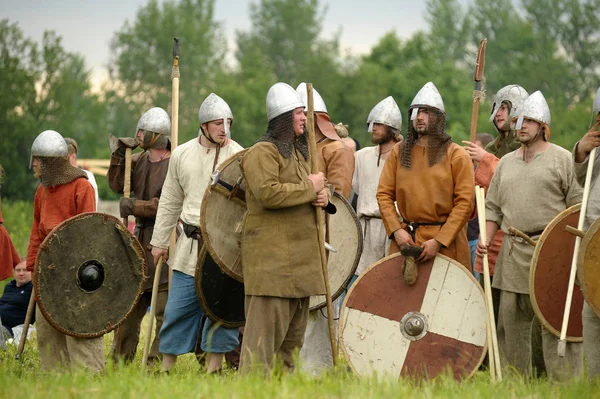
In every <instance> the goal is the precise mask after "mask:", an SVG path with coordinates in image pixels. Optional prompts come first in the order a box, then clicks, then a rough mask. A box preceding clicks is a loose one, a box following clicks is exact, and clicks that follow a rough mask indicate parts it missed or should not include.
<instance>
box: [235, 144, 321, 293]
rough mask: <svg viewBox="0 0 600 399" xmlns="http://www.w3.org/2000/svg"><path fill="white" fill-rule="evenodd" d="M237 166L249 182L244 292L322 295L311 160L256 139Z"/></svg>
mask: <svg viewBox="0 0 600 399" xmlns="http://www.w3.org/2000/svg"><path fill="white" fill-rule="evenodd" d="M241 167H242V172H243V174H244V177H245V179H246V182H247V183H248V190H247V191H246V204H247V206H248V211H247V213H246V216H245V217H244V226H243V232H242V264H243V276H244V286H245V291H246V295H258V296H274V297H281V298H304V297H307V296H311V295H323V294H324V293H325V284H324V281H323V275H322V272H321V260H320V253H319V243H318V238H317V229H316V221H315V208H314V207H313V206H312V205H311V202H312V201H314V200H315V199H316V193H315V190H314V187H313V185H312V183H311V182H310V180H308V179H307V177H308V175H309V171H310V163H309V162H308V161H306V160H305V159H304V157H303V156H302V155H301V154H300V153H299V152H298V151H294V153H293V154H292V156H291V157H290V159H286V158H284V157H283V156H282V155H281V154H280V153H279V151H278V150H277V148H276V147H275V146H274V145H273V144H271V143H267V142H260V143H257V144H255V145H254V146H252V148H250V149H249V150H248V152H247V153H246V154H245V155H244V158H243V160H242V164H241Z"/></svg>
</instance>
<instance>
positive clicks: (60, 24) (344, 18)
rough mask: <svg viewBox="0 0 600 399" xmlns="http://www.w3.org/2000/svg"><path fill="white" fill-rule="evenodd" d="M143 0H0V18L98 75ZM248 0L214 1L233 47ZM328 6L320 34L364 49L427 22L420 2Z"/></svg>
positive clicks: (351, 0)
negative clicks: (54, 44) (77, 56)
mask: <svg viewBox="0 0 600 399" xmlns="http://www.w3.org/2000/svg"><path fill="white" fill-rule="evenodd" d="M146 2H147V0H0V18H2V19H4V18H8V19H9V20H10V21H11V22H13V21H16V22H17V23H18V24H19V26H20V27H21V29H23V31H24V32H25V35H26V36H27V37H30V38H32V39H33V40H36V41H39V40H41V38H42V35H43V32H44V31H45V30H54V31H56V32H57V33H58V34H59V35H61V36H62V37H63V45H64V47H65V48H66V49H67V50H68V51H72V52H78V53H81V54H83V55H84V56H85V58H86V63H87V65H88V67H90V68H92V69H93V71H94V75H95V77H96V79H98V78H99V77H100V76H101V75H103V73H102V72H103V71H104V70H105V65H106V64H107V62H108V51H109V48H108V45H109V41H110V39H111V37H112V36H113V33H114V32H115V31H116V30H118V29H120V28H121V27H122V26H123V24H124V22H125V21H126V20H129V21H133V20H134V19H135V15H136V13H137V10H138V9H139V8H140V7H141V6H143V5H144V4H145V3H146ZM251 2H252V1H250V0H216V6H215V18H216V19H217V20H218V21H219V22H222V23H223V26H224V27H225V33H226V35H227V38H228V40H229V43H230V48H231V47H232V46H233V38H234V32H235V31H236V30H248V29H249V28H250V21H249V11H248V5H249V4H250V3H251ZM321 4H324V5H326V6H327V14H326V17H325V21H324V23H323V27H324V31H323V36H324V37H326V36H327V35H331V34H333V33H335V32H337V31H338V30H339V29H341V30H342V34H341V45H342V49H344V50H349V51H351V52H352V53H354V54H362V53H366V52H368V50H369V49H370V48H371V47H372V46H373V45H374V44H375V43H377V41H378V40H379V39H380V38H381V37H382V36H383V35H384V34H385V33H387V32H389V31H390V30H395V31H396V32H397V34H398V35H399V36H400V37H409V36H411V35H412V34H413V33H414V32H415V31H417V30H424V29H426V28H427V24H426V22H425V19H424V17H423V12H424V10H425V2H424V1H411V0H321Z"/></svg>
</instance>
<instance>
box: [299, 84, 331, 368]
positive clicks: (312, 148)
mask: <svg viewBox="0 0 600 399" xmlns="http://www.w3.org/2000/svg"><path fill="white" fill-rule="evenodd" d="M306 91H307V103H308V104H307V108H308V113H307V115H306V117H307V121H306V123H307V125H308V153H309V156H310V169H311V173H313V174H316V173H319V165H318V163H317V142H316V138H315V113H314V104H313V87H312V83H307V84H306ZM315 214H316V216H317V235H318V238H319V252H320V256H321V269H322V270H323V280H325V297H326V298H327V324H328V326H329V341H330V343H331V355H332V358H333V365H334V366H335V365H336V364H337V345H336V342H335V333H334V332H333V303H332V300H331V288H330V287H329V276H328V273H327V254H326V253H325V234H324V231H323V226H324V225H325V222H324V220H325V218H324V215H323V209H321V208H320V207H315Z"/></svg>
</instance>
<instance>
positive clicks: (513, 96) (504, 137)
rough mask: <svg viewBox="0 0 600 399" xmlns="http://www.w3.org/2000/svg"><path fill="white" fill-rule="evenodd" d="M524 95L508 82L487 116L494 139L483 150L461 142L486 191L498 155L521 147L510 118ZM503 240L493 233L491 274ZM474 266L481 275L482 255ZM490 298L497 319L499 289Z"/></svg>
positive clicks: (500, 236) (498, 233)
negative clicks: (492, 128)
mask: <svg viewBox="0 0 600 399" xmlns="http://www.w3.org/2000/svg"><path fill="white" fill-rule="evenodd" d="M527 96H529V93H527V91H526V90H525V89H524V88H522V87H521V86H519V85H515V84H511V85H508V86H505V87H503V88H502V89H500V90H499V91H498V93H496V97H495V98H494V104H493V105H492V115H491V116H490V119H489V120H490V121H491V122H492V123H493V125H494V128H495V129H496V131H497V132H498V136H497V137H496V139H495V140H494V141H492V142H491V143H490V144H488V145H487V146H486V147H485V150H483V149H482V148H481V147H479V146H478V145H476V143H471V142H469V141H463V143H464V144H466V145H465V148H466V150H467V152H468V153H469V155H470V156H471V159H472V160H473V162H475V163H476V165H477V168H476V169H475V184H477V185H479V186H481V187H483V188H484V189H485V191H486V192H487V190H488V188H489V186H490V181H491V180H492V176H493V175H494V171H495V170H496V165H498V162H500V158H502V157H503V156H504V155H506V154H508V153H509V152H512V151H515V150H516V149H518V148H519V147H520V146H521V143H520V142H519V140H518V139H517V136H516V134H515V131H514V130H513V128H514V124H513V123H512V120H513V118H515V117H516V116H517V112H518V111H519V110H520V109H521V107H522V106H523V102H524V101H525V99H526V98H527ZM503 239H504V233H503V232H502V230H500V231H498V232H497V233H496V236H495V237H494V240H493V241H492V244H491V245H490V247H489V249H488V262H489V267H490V275H491V276H493V275H494V267H495V266H496V259H497V257H498V252H499V251H500V246H501V245H502V240H503ZM473 269H474V270H475V271H476V272H478V273H482V274H483V258H482V257H480V256H478V257H476V259H475V265H474V266H473ZM492 297H493V302H494V303H493V305H494V315H495V317H496V319H497V318H498V306H499V302H500V291H499V290H497V289H495V288H492ZM496 322H497V320H496Z"/></svg>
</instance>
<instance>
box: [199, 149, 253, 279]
mask: <svg viewBox="0 0 600 399" xmlns="http://www.w3.org/2000/svg"><path fill="white" fill-rule="evenodd" d="M245 153H246V150H243V151H240V152H238V153H236V154H235V155H232V156H231V157H230V158H228V159H226V160H225V161H223V163H222V164H221V165H220V166H219V168H218V169H217V170H216V171H215V173H214V174H213V180H212V182H211V185H210V186H209V187H208V188H207V189H206V192H205V193H204V198H203V199H202V209H201V211H200V226H201V230H202V239H203V241H204V243H205V244H206V246H207V249H208V252H209V253H210V256H211V257H212V258H213V259H214V261H215V262H216V263H217V265H219V267H220V268H221V269H222V270H223V272H225V273H226V274H227V275H229V276H230V277H232V278H234V279H236V280H237V281H243V278H242V264H241V259H242V250H241V239H242V221H243V219H244V213H245V212H246V182H245V180H244V179H243V177H242V170H241V169H240V162H241V159H242V157H243V156H244V154H245Z"/></svg>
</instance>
